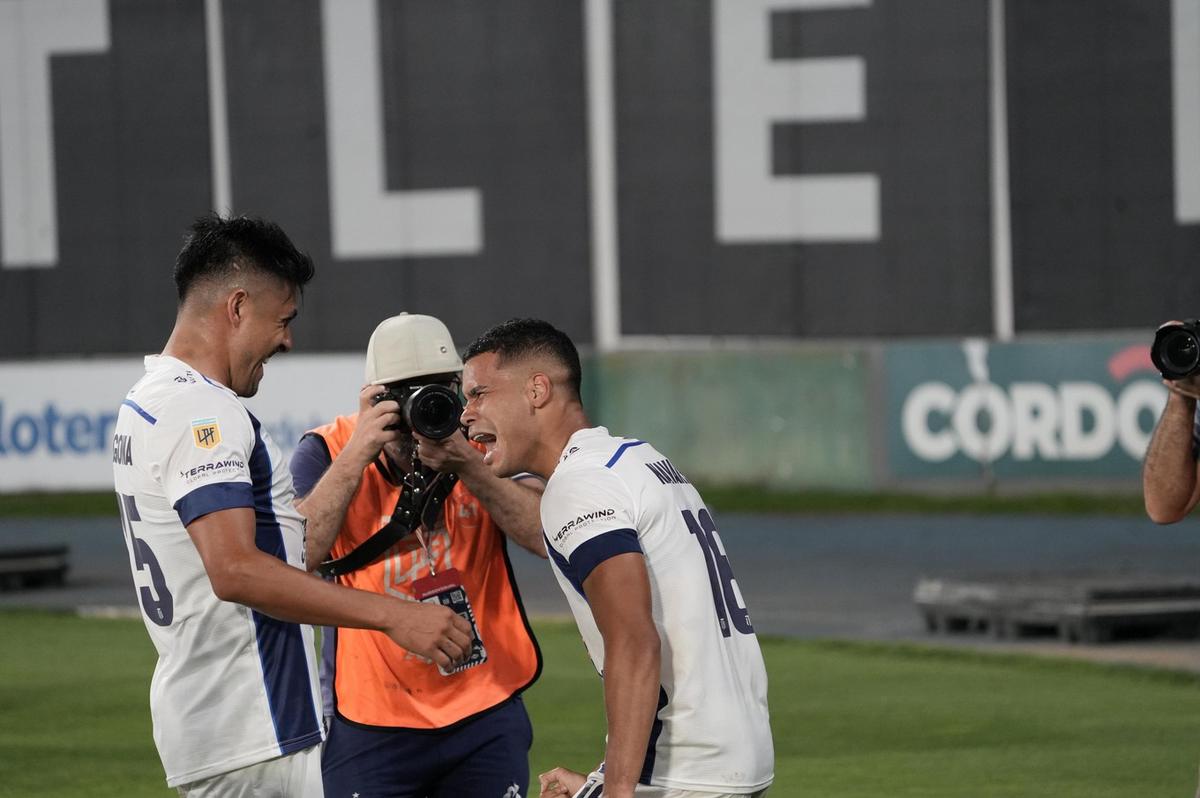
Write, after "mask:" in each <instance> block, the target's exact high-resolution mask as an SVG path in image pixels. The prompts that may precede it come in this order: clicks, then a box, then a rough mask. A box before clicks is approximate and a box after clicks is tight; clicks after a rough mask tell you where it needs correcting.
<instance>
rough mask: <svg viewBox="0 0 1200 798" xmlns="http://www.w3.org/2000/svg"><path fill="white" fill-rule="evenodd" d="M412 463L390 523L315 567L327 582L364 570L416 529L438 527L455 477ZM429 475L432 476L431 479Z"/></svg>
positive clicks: (401, 486)
mask: <svg viewBox="0 0 1200 798" xmlns="http://www.w3.org/2000/svg"><path fill="white" fill-rule="evenodd" d="M414 464H415V465H416V466H417V467H415V468H413V470H412V473H410V474H407V475H405V476H404V478H403V479H401V480H400V498H399V499H398V500H397V501H396V507H395V509H393V510H392V517H391V520H389V521H388V522H387V523H386V524H384V525H383V526H382V527H381V528H380V529H378V530H377V531H376V532H375V534H373V535H371V537H369V538H367V539H366V540H364V541H363V542H362V543H360V544H358V545H357V546H355V547H354V549H353V550H352V551H350V552H349V553H348V554H346V555H345V556H343V557H338V558H337V559H336V560H326V561H325V562H323V563H321V564H320V565H318V566H317V569H316V571H317V573H319V574H320V575H321V576H323V577H325V578H327V579H328V578H330V577H334V576H341V575H342V574H348V573H350V572H351V571H357V570H358V569H360V568H365V567H366V566H368V565H370V564H371V563H373V562H375V561H376V560H378V559H379V558H380V557H382V556H383V555H384V553H386V552H387V550H388V549H390V548H391V547H392V546H394V545H395V544H396V543H397V542H399V541H400V540H402V539H403V538H405V537H407V536H408V535H411V534H412V533H413V532H414V531H416V529H417V527H424V528H425V529H433V528H435V527H436V526H437V523H438V520H439V519H440V518H441V515H442V507H443V505H445V503H446V499H447V497H449V496H450V491H452V490H454V486H455V485H456V484H458V475H457V474H439V473H437V472H435V471H430V470H429V469H427V468H424V467H420V465H419V463H415V461H414ZM430 474H433V477H432V478H430V477H429V475H430Z"/></svg>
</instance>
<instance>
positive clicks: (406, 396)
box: [375, 383, 463, 441]
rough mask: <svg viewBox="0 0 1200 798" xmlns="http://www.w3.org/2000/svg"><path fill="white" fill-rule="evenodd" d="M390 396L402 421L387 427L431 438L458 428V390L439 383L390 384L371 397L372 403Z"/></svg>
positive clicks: (451, 432)
mask: <svg viewBox="0 0 1200 798" xmlns="http://www.w3.org/2000/svg"><path fill="white" fill-rule="evenodd" d="M385 399H390V400H392V401H393V402H396V403H397V404H398V405H400V418H402V419H403V424H393V425H392V426H390V427H387V429H389V430H401V431H404V430H412V431H413V432H416V433H418V434H420V435H423V436H425V437H426V438H429V439H431V440H438V441H440V440H442V439H443V438H449V437H450V436H451V435H453V434H454V433H455V432H457V431H458V430H459V421H458V419H459V416H461V415H462V412H463V405H462V400H460V399H459V398H458V391H455V390H454V389H453V388H449V387H447V386H445V385H441V384H439V383H430V384H429V385H406V386H403V387H392V388H389V389H388V390H385V391H384V392H383V393H380V394H379V395H378V396H376V397H375V401H376V402H381V401H383V400H385Z"/></svg>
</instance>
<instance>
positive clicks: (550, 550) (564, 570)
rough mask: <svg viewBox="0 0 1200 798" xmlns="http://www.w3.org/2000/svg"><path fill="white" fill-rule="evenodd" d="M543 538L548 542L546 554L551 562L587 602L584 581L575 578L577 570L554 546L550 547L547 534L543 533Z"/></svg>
mask: <svg viewBox="0 0 1200 798" xmlns="http://www.w3.org/2000/svg"><path fill="white" fill-rule="evenodd" d="M542 537H543V538H544V539H545V541H546V553H547V554H549V555H550V562H552V563H553V564H554V567H555V568H557V569H558V572H559V573H561V574H562V575H563V576H565V577H566V578H567V581H568V582H570V583H571V587H573V588H575V592H576V593H578V594H579V596H580V597H581V598H582V599H583V600H584V601H587V596H585V595H583V580H581V579H576V578H575V569H574V568H572V567H571V563H569V562H567V558H566V557H564V556H562V555H561V554H559V553H558V551H556V550H555V548H554V546H552V545H550V538H549V537H547V536H546V533H545V532H542Z"/></svg>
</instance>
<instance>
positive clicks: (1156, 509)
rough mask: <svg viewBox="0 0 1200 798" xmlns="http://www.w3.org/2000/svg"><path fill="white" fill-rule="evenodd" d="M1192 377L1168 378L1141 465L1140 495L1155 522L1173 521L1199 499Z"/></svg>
mask: <svg viewBox="0 0 1200 798" xmlns="http://www.w3.org/2000/svg"><path fill="white" fill-rule="evenodd" d="M1192 383H1193V380H1191V379H1189V380H1180V381H1177V382H1168V383H1167V387H1168V388H1170V389H1171V392H1170V393H1169V394H1168V395H1167V406H1166V407H1165V408H1164V409H1163V414H1162V418H1160V419H1159V422H1158V426H1157V427H1155V429H1154V436H1153V437H1152V438H1151V439H1150V446H1149V448H1148V449H1147V450H1146V461H1145V463H1144V464H1143V466H1142V497H1143V500H1144V501H1145V504H1146V514H1147V515H1149V516H1150V519H1151V520H1152V521H1154V522H1155V523H1158V524H1173V523H1175V522H1176V521H1179V520H1180V519H1182V518H1184V517H1185V516H1186V515H1187V514H1188V513H1190V512H1191V511H1192V509H1193V508H1195V506H1196V504H1197V502H1200V479H1197V473H1198V471H1197V469H1198V468H1200V465H1198V464H1197V462H1196V458H1195V455H1194V453H1193V451H1192V445H1193V444H1192V428H1193V424H1194V418H1195V414H1196V398H1195V394H1194V392H1195V391H1197V390H1200V386H1196V385H1193V384H1192Z"/></svg>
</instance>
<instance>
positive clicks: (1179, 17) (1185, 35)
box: [1171, 0, 1200, 224]
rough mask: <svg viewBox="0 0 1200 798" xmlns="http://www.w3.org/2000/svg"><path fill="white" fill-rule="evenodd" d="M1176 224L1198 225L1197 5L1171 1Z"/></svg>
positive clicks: (1199, 76)
mask: <svg viewBox="0 0 1200 798" xmlns="http://www.w3.org/2000/svg"><path fill="white" fill-rule="evenodd" d="M1171 88H1172V95H1173V99H1174V103H1173V107H1172V110H1173V111H1174V114H1173V121H1174V123H1175V125H1174V134H1175V135H1174V139H1175V221H1176V222H1178V223H1179V224H1195V223H1196V222H1200V3H1197V2H1196V0H1172V3H1171Z"/></svg>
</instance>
